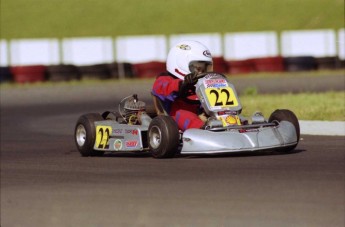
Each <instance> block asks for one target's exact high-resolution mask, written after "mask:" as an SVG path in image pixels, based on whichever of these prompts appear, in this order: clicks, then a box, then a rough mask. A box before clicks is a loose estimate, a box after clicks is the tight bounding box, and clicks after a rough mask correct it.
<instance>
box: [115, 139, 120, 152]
mask: <svg viewBox="0 0 345 227" xmlns="http://www.w3.org/2000/svg"><path fill="white" fill-rule="evenodd" d="M121 148H122V141H121V140H115V141H114V149H115V150H116V151H118V150H121Z"/></svg>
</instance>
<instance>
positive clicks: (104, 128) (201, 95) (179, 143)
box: [75, 72, 300, 158]
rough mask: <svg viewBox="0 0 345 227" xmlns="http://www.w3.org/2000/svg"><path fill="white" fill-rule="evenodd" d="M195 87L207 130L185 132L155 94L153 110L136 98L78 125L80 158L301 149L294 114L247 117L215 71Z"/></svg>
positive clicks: (284, 111)
mask: <svg viewBox="0 0 345 227" xmlns="http://www.w3.org/2000/svg"><path fill="white" fill-rule="evenodd" d="M195 88H196V95H197V97H198V100H197V102H200V103H201V106H202V108H203V110H204V116H206V120H205V127H203V128H201V129H187V130H185V131H181V130H179V129H178V126H177V124H176V123H175V121H174V119H173V118H172V117H171V116H169V115H168V114H167V113H166V111H165V109H164V107H163V105H162V103H161V101H160V99H159V98H158V97H156V96H154V95H152V96H153V104H154V111H151V110H149V109H150V108H148V106H146V104H145V102H143V101H141V100H139V99H138V96H137V95H135V94H134V95H130V96H128V97H125V98H124V99H122V101H121V102H120V103H119V105H118V111H115V112H113V111H106V112H104V113H102V114H100V113H89V114H85V115H82V116H80V117H79V119H78V121H77V123H76V126H75V142H76V145H77V148H78V150H79V151H80V153H81V155H82V156H101V155H103V154H104V152H150V153H151V154H152V156H153V157H154V158H171V157H173V156H174V155H175V154H177V153H179V154H218V153H227V152H242V151H262V150H280V151H283V152H288V151H291V150H293V149H294V148H295V147H296V146H297V144H298V141H299V137H300V128H299V123H298V119H297V117H296V115H295V114H294V113H293V112H292V111H290V110H287V109H278V110H275V111H274V112H273V113H272V114H271V115H270V117H269V118H268V119H265V118H264V116H263V115H262V114H261V113H260V112H255V113H254V114H253V115H252V116H251V117H249V118H245V117H244V116H242V115H241V111H242V105H241V103H240V100H239V98H238V95H237V92H236V90H235V87H234V85H233V84H232V83H231V82H230V81H229V80H228V78H227V77H226V76H224V75H222V74H219V73H215V72H210V73H204V74H202V75H200V76H198V81H197V83H196V85H195Z"/></svg>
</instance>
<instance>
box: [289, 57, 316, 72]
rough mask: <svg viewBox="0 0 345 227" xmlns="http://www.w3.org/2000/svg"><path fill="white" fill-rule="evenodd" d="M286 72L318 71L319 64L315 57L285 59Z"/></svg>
mask: <svg viewBox="0 0 345 227" xmlns="http://www.w3.org/2000/svg"><path fill="white" fill-rule="evenodd" d="M284 65H285V71H288V72H298V71H310V70H316V68H317V63H316V60H315V58H314V57H311V56H303V57H287V58H284Z"/></svg>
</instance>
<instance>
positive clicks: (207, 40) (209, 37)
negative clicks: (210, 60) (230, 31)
mask: <svg viewBox="0 0 345 227" xmlns="http://www.w3.org/2000/svg"><path fill="white" fill-rule="evenodd" d="M183 40H195V41H199V42H201V43H203V44H204V45H205V46H206V47H208V49H209V50H210V51H211V54H212V57H221V56H223V45H222V36H221V34H219V33H213V34H180V35H171V36H170V39H169V49H170V48H171V47H172V46H173V45H175V44H176V43H178V42H180V41H183Z"/></svg>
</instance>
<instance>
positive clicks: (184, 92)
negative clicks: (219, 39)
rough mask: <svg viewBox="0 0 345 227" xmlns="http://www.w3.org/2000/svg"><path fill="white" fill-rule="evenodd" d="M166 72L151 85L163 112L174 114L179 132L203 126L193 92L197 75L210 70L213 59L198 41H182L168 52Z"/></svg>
mask: <svg viewBox="0 0 345 227" xmlns="http://www.w3.org/2000/svg"><path fill="white" fill-rule="evenodd" d="M166 68H167V72H165V73H162V74H160V75H159V76H158V77H157V78H156V80H155V82H154V84H153V88H152V94H153V95H154V96H156V97H158V98H159V99H160V101H161V103H162V105H163V108H164V110H165V112H166V113H168V114H169V115H170V116H172V117H173V119H174V120H175V121H176V123H177V125H178V128H179V129H180V130H182V131H184V130H186V129H189V128H203V126H204V124H205V122H206V118H205V115H204V114H203V111H202V109H201V105H200V102H199V101H196V100H198V98H197V96H196V94H195V86H194V85H195V84H196V82H197V81H198V78H197V76H198V75H199V74H201V73H205V72H211V71H212V70H213V62H212V56H211V53H210V51H209V50H208V48H207V47H206V46H204V45H203V44H201V43H200V42H197V41H182V42H180V43H178V44H176V45H174V46H173V47H172V48H171V49H170V51H169V54H168V57H167V62H166Z"/></svg>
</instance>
